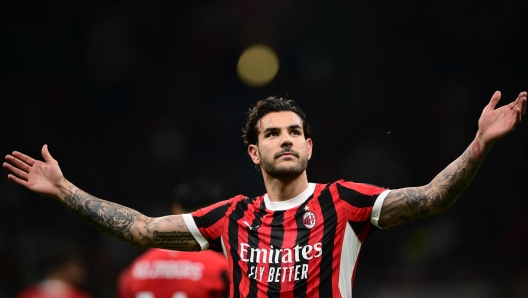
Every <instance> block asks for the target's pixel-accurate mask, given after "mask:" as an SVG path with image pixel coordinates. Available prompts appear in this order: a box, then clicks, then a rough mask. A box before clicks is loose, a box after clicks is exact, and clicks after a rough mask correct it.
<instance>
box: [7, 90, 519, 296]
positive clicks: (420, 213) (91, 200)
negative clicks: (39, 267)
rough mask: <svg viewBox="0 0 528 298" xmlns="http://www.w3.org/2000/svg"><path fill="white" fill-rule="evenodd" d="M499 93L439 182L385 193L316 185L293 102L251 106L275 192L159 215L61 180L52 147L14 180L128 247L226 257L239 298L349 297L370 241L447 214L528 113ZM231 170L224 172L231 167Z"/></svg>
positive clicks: (251, 149) (259, 162) (16, 166)
mask: <svg viewBox="0 0 528 298" xmlns="http://www.w3.org/2000/svg"><path fill="white" fill-rule="evenodd" d="M500 96H501V94H500V92H499V91H497V92H495V93H494V94H493V96H492V97H491V100H490V102H489V104H487V105H486V106H485V107H484V109H483V111H482V114H481V116H480V119H479V121H478V131H477V133H476V136H475V139H474V140H473V141H472V142H471V144H470V145H469V146H468V147H467V149H466V150H465V151H464V152H463V153H462V154H461V155H460V156H459V157H458V158H457V159H455V160H454V161H453V162H452V163H451V164H449V165H448V166H447V167H446V168H445V169H443V170H442V171H441V172H440V173H439V174H438V175H437V176H436V177H434V178H433V179H432V181H431V182H430V183H428V184H426V185H423V186H418V187H408V188H402V189H393V190H389V189H384V188H381V187H377V186H373V185H369V184H362V183H355V182H351V181H344V180H339V181H335V182H333V183H323V184H321V183H309V182H308V177H307V173H306V167H307V165H308V160H309V159H310V158H311V157H312V148H313V142H312V139H311V138H310V127H309V125H308V123H307V120H306V116H305V114H304V113H303V112H302V110H301V109H300V108H299V107H298V106H297V104H296V103H295V102H294V101H293V100H287V99H282V98H276V97H269V98H267V99H264V100H261V101H258V102H257V103H256V105H255V106H254V107H253V108H252V109H250V110H249V112H248V119H247V123H246V125H245V128H244V135H243V137H244V141H245V142H246V144H247V145H248V147H247V148H248V149H247V152H248V154H249V156H250V157H251V160H252V161H253V163H254V164H255V165H256V166H257V167H259V168H260V169H261V172H262V177H263V180H264V185H265V187H266V191H267V193H266V194H264V195H262V196H258V197H254V198H249V197H246V196H243V195H238V196H235V197H233V198H230V199H228V200H225V201H222V202H219V203H216V204H214V205H212V206H209V207H207V208H204V209H201V210H198V211H196V212H192V213H190V214H184V215H169V216H165V217H159V218H151V217H148V216H146V215H143V214H141V213H140V212H138V211H136V210H133V209H130V208H127V207H125V206H121V205H118V204H115V203H112V202H109V201H105V200H102V199H99V198H96V197H94V196H92V195H90V194H88V193H86V192H84V191H83V190H81V189H80V188H78V187H77V186H76V185H74V184H72V183H71V182H70V181H68V180H66V178H65V177H64V176H63V174H62V172H61V170H60V168H59V166H58V163H57V161H56V160H55V159H53V158H52V156H51V155H50V152H49V150H48V147H47V145H44V146H43V147H42V156H43V158H44V162H42V161H39V160H36V159H33V158H31V157H29V156H27V155H25V154H22V153H20V152H17V151H14V152H13V153H12V154H10V155H7V156H6V162H5V163H4V164H3V166H4V167H5V168H6V169H7V170H8V171H9V172H10V174H9V175H8V178H9V179H10V180H11V181H13V182H15V183H17V184H19V185H21V186H24V187H26V188H28V189H29V190H31V191H34V192H36V193H37V194H40V195H44V196H51V197H53V198H56V199H57V200H59V202H61V203H62V204H64V205H65V206H66V207H67V208H68V209H70V210H71V211H73V212H74V213H76V214H77V215H79V216H80V217H81V218H83V219H84V220H86V221H88V222H89V223H90V224H92V225H93V226H94V227H96V228H98V229H100V230H102V231H104V232H106V233H108V234H110V235H112V236H114V237H116V238H118V239H121V240H123V241H126V242H129V243H132V244H135V245H138V246H145V247H160V248H166V249H173V250H184V251H194V250H204V249H207V248H212V249H213V250H216V251H222V252H223V253H224V254H225V255H226V257H227V258H228V262H229V273H230V295H231V296H232V297H305V296H306V297H351V296H352V284H353V277H354V272H355V266H356V264H357V257H358V254H359V250H360V248H361V245H362V243H363V242H364V241H365V239H367V237H368V236H369V235H371V234H372V233H373V232H375V231H376V230H377V229H378V228H382V229H386V228H389V227H392V226H397V225H401V224H404V223H407V222H410V221H412V220H416V219H418V218H422V217H425V216H430V215H434V214H438V213H442V212H445V211H447V210H448V209H449V207H450V206H451V205H452V204H453V203H454V202H455V200H456V199H457V198H458V197H459V196H460V195H461V194H462V192H463V191H464V189H466V188H467V187H468V185H469V184H470V182H471V180H472V179H473V177H474V176H475V174H476V173H477V170H478V168H479V166H480V165H481V164H482V162H483V160H484V158H485V156H486V155H487V154H488V152H489V151H490V150H491V148H492V146H493V144H494V143H495V142H496V141H498V140H499V139H501V138H503V137H505V136H506V135H507V134H509V133H510V132H512V131H513V130H514V128H515V127H516V126H517V125H518V124H519V122H520V121H521V116H522V115H524V113H525V111H526V92H521V93H519V95H518V97H517V99H516V100H515V101H513V102H511V103H509V104H507V105H504V106H502V107H500V108H496V105H497V103H498V102H499V100H500ZM230 170H231V169H226V171H230Z"/></svg>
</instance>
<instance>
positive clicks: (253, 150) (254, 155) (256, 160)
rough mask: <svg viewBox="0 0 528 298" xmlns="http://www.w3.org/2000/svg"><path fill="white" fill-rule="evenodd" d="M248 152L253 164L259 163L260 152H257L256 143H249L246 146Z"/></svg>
mask: <svg viewBox="0 0 528 298" xmlns="http://www.w3.org/2000/svg"><path fill="white" fill-rule="evenodd" d="M248 154H249V157H251V160H252V161H253V163H254V164H255V165H257V166H258V165H260V154H259V152H258V147H257V145H253V144H251V145H249V146H248Z"/></svg>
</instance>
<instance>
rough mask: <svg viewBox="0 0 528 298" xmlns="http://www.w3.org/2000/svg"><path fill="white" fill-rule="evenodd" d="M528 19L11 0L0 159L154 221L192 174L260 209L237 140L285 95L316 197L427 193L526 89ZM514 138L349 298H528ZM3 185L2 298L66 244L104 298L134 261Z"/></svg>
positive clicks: (382, 9) (5, 7) (391, 248)
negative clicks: (339, 184) (325, 191)
mask: <svg viewBox="0 0 528 298" xmlns="http://www.w3.org/2000/svg"><path fill="white" fill-rule="evenodd" d="M527 13H528V10H527V2H526V1H520V0H518V1H503V2H495V3H494V4H484V3H480V4H478V5H470V4H464V3H459V1H405V2H402V3H394V1H392V2H390V1H354V2H346V3H345V2H340V1H334V2H331V3H323V2H315V1H258V2H257V1H206V2H200V3H195V2H193V3H191V2H190V1H151V2H121V3H120V2H115V3H107V2H106V1H90V2H87V1H84V2H83V1H71V2H68V3H63V2H60V3H49V2H46V1H39V2H31V4H29V3H25V2H24V1H19V2H17V1H11V2H6V3H3V4H2V9H0V97H1V99H2V101H1V102H2V104H1V114H0V125H1V126H0V140H1V142H0V151H1V152H2V153H3V154H8V153H10V152H11V151H13V150H18V151H22V152H24V153H27V154H29V155H31V156H34V157H40V148H41V147H42V145H43V144H48V145H49V149H50V152H51V153H52V155H53V157H54V158H56V159H57V160H58V161H59V163H60V165H61V168H62V170H63V172H64V174H65V176H66V177H67V179H68V180H70V181H72V182H73V183H75V184H76V185H77V186H79V187H80V188H82V189H84V190H86V191H88V192H89V193H91V194H93V195H95V196H98V197H101V198H103V199H107V200H110V201H114V202H117V203H120V204H123V205H126V206H129V207H132V208H134V209H136V210H138V211H140V212H142V213H145V214H147V215H150V216H161V215H166V214H168V213H169V212H170V211H169V205H170V203H171V202H172V200H173V199H174V193H173V189H174V187H175V186H176V185H177V184H179V183H181V182H183V181H185V180H186V179H188V178H192V177H201V176H205V177H207V178H209V179H212V180H213V181H215V183H218V184H219V185H221V186H222V192H223V194H224V196H225V198H229V197H231V196H234V195H237V194H240V193H243V194H245V195H248V196H256V195H261V194H263V193H264V192H265V189H264V186H263V183H262V177H261V174H260V173H259V172H257V171H255V170H254V169H253V166H252V162H251V160H250V159H249V157H248V156H247V153H246V146H245V145H244V144H243V142H242V140H241V137H240V136H241V133H242V132H241V128H242V126H243V124H244V121H245V112H246V111H247V110H248V108H249V107H250V106H251V105H252V104H254V103H255V102H256V101H257V100H259V99H263V98H265V97H267V96H269V95H276V96H283V97H284V96H286V95H287V96H288V97H290V98H292V99H294V100H296V101H297V102H298V103H299V105H300V106H301V107H302V108H303V110H304V111H305V112H306V114H307V116H308V121H309V123H310V125H311V126H312V129H313V140H314V156H313V158H312V160H311V161H310V165H309V167H308V177H309V180H310V181H311V182H332V181H335V180H337V179H347V180H353V181H357V182H368V183H371V184H377V185H380V186H384V187H389V188H399V187H406V186H418V185H423V184H426V183H428V182H429V181H430V180H431V179H432V178H433V177H434V176H435V175H436V174H437V173H438V172H439V171H441V170H442V169H443V168H444V167H445V166H447V165H448V164H449V163H450V162H451V161H452V160H454V159H455V158H456V157H458V156H459V155H460V154H461V153H462V152H463V151H464V150H465V148H466V147H467V146H468V145H469V144H470V142H471V141H472V140H473V138H474V136H475V133H476V131H477V120H478V118H479V115H480V113H481V111H482V108H484V106H485V105H486V104H487V103H488V101H489V99H490V97H491V95H492V94H493V92H494V91H496V90H500V91H502V95H503V97H502V100H501V102H500V103H499V105H502V104H505V103H509V102H511V101H512V100H514V99H515V98H516V96H517V94H518V93H519V92H520V91H523V90H526V89H528V74H527V68H528V59H527V55H526V51H527V49H528V42H527V33H528V26H527V24H526V19H525V16H526V14H527ZM255 43H264V44H267V45H269V46H271V47H272V48H274V49H275V51H276V53H277V55H278V56H279V59H280V68H279V71H278V73H277V76H276V77H275V79H274V80H273V81H272V82H271V83H270V84H268V85H266V86H264V87H260V88H253V87H248V86H246V85H244V84H243V83H242V82H241V81H240V80H239V79H238V77H237V74H236V63H237V60H238V58H239V56H240V54H241V53H242V51H243V50H244V49H245V48H247V47H248V46H250V45H252V44H255ZM524 122H526V120H525V121H524ZM524 122H523V123H521V124H520V125H519V126H518V128H517V129H516V130H515V132H514V133H512V134H511V135H510V136H508V137H507V138H505V139H504V140H501V141H500V142H499V143H497V144H496V145H495V146H494V148H493V150H492V151H491V152H490V154H489V155H488V157H487V159H486V161H485V163H484V164H483V165H482V167H481V169H480V171H479V173H478V175H477V176H476V178H475V179H474V181H473V183H472V184H471V185H470V187H469V188H468V189H467V190H466V192H465V193H464V194H463V195H462V196H461V197H460V199H459V200H458V201H457V203H456V204H455V205H454V206H453V207H452V208H451V210H450V211H449V212H448V213H445V214H442V215H438V216H434V217H431V218H427V219H422V220H419V221H416V222H413V223H410V224H407V225H405V226H401V227H396V228H391V229H389V230H387V231H381V232H379V233H377V234H375V235H374V236H373V237H372V238H371V239H369V240H368V241H367V242H366V243H365V245H364V246H363V249H362V253H361V257H360V261H359V267H358V269H357V272H356V279H355V281H356V282H355V286H354V297H526V296H528V288H527V286H526V285H525V284H526V280H528V262H527V258H526V253H527V252H528V215H527V211H528V202H527V199H526V192H525V191H524V190H525V188H526V185H528V175H527V174H526V169H527V166H528V158H527V155H526V154H527V152H528V123H524ZM4 174H5V175H6V176H7V172H6V171H5V170H4ZM6 176H4V179H1V180H0V268H1V269H0V297H12V296H14V293H15V292H16V291H18V290H20V289H21V288H23V287H25V286H27V285H29V284H31V283H34V282H36V281H38V280H39V279H40V278H41V277H42V269H41V267H42V265H41V263H42V251H43V249H44V248H45V247H47V246H48V245H50V243H53V242H54V241H57V240H58V239H70V240H73V241H75V242H78V243H80V244H81V245H82V246H83V248H84V253H85V256H86V259H87V260H88V264H89V278H88V281H87V282H86V284H85V285H84V288H85V289H87V290H88V291H90V292H91V293H92V294H93V295H94V296H95V297H113V296H114V291H115V278H116V275H117V274H118V272H119V271H120V270H121V269H122V268H124V266H126V265H127V264H128V263H129V262H130V261H131V260H132V259H133V258H134V257H135V256H137V255H138V254H140V253H141V252H142V251H143V249H141V248H137V247H133V246H131V245H128V244H124V243H121V242H119V241H117V240H114V239H113V238H111V237H109V236H106V235H104V234H102V233H101V232H99V231H97V230H96V229H94V228H92V227H91V226H89V225H88V224H87V223H85V222H83V221H82V220H80V219H79V218H77V217H76V216H75V215H74V214H73V213H71V212H69V211H67V210H66V209H64V207H62V206H61V205H60V204H59V203H58V202H55V201H53V200H52V199H49V198H44V197H39V196H37V195H34V194H32V193H30V192H29V191H27V190H25V189H23V188H22V187H19V186H16V185H14V184H13V183H11V182H9V181H8V180H7V178H5V177H6Z"/></svg>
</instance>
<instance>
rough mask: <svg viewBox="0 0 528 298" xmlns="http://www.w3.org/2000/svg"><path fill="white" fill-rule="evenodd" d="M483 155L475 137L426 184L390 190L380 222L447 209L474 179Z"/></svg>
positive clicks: (405, 219)
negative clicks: (462, 151)
mask: <svg viewBox="0 0 528 298" xmlns="http://www.w3.org/2000/svg"><path fill="white" fill-rule="evenodd" d="M484 155H485V154H483V152H482V151H481V148H480V146H479V144H478V142H477V141H474V142H473V143H471V145H470V146H469V148H467V149H466V150H465V151H464V153H462V155H461V156H460V157H458V158H457V159H456V160H455V161H453V162H452V163H451V164H450V165H448V166H447V167H446V168H445V169H444V170H443V171H442V172H440V173H439V174H438V175H437V176H436V177H435V178H434V179H433V180H432V181H431V182H430V183H429V184H427V185H425V186H421V187H409V188H402V189H397V190H393V191H392V192H390V193H389V194H388V195H387V198H386V199H385V202H384V204H383V207H382V218H381V219H380V221H381V222H380V224H381V225H382V226H384V227H385V226H387V227H390V226H396V225H401V224H404V223H407V222H410V221H413V220H416V219H419V218H422V217H425V216H429V215H433V214H437V213H440V212H444V211H446V210H448V209H449V207H450V206H451V205H452V204H453V203H454V202H455V201H456V199H457V198H458V197H459V196H460V195H461V194H462V192H463V191H464V190H465V189H466V188H467V187H468V185H469V183H470V182H471V180H473V177H474V176H475V174H476V173H477V170H478V168H479V167H480V165H481V164H482V161H483V159H484Z"/></svg>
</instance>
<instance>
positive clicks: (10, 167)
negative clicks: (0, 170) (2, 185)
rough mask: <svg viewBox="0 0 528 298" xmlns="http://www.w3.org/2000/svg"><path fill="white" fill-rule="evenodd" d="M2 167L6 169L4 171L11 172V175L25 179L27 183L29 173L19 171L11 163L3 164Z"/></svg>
mask: <svg viewBox="0 0 528 298" xmlns="http://www.w3.org/2000/svg"><path fill="white" fill-rule="evenodd" d="M2 166H3V167H4V169H6V170H8V171H9V172H11V174H10V175H14V176H16V177H17V178H19V179H23V180H25V181H27V178H28V173H27V172H24V171H22V170H21V169H19V168H17V167H14V166H13V165H11V164H10V163H7V162H4V163H3V164H2ZM8 177H9V175H8Z"/></svg>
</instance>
